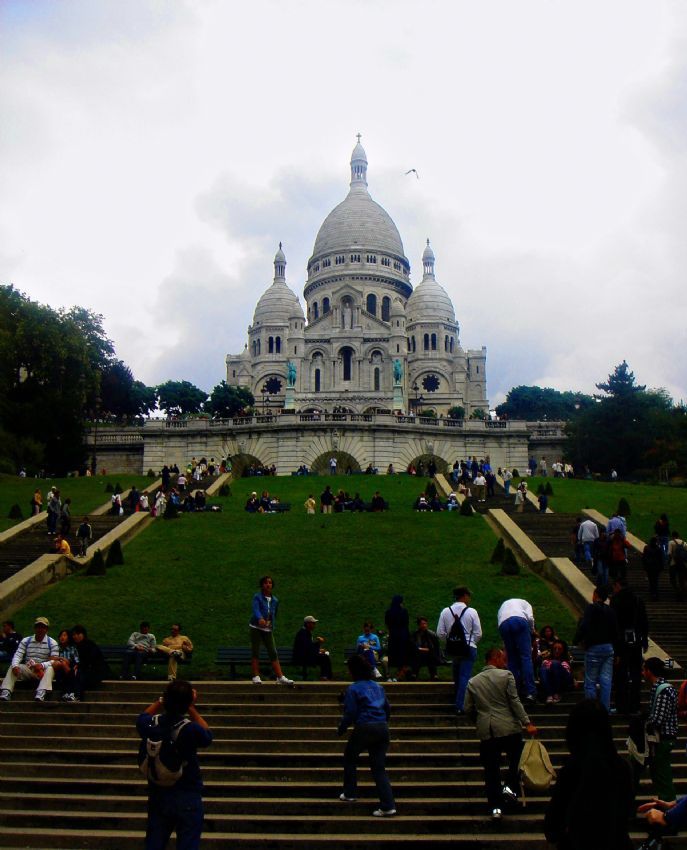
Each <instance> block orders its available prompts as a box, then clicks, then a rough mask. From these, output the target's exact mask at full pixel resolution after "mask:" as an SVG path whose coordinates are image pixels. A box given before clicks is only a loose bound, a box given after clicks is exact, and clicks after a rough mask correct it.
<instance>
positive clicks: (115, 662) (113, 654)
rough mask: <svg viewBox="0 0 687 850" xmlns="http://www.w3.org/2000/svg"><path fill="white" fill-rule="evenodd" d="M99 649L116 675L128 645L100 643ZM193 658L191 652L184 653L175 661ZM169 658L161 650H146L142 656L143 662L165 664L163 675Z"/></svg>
mask: <svg viewBox="0 0 687 850" xmlns="http://www.w3.org/2000/svg"><path fill="white" fill-rule="evenodd" d="M99 646H100V651H101V652H102V654H103V657H104V659H105V661H107V663H108V664H109V665H110V667H111V668H112V673H113V675H118V670H121V669H122V664H123V663H124V656H125V654H126V651H127V649H128V647H127V646H126V644H124V645H121V644H105V645H100V644H99ZM192 660H193V653H186V655H185V657H184V658H178V659H177V662H178V663H179V664H190V663H191V661H192ZM168 661H169V658H168V656H167V655H164V654H163V653H162V652H153V653H151V652H146V653H145V654H144V656H143V663H144V664H146V665H147V664H164V665H165V675H166V674H167V663H168Z"/></svg>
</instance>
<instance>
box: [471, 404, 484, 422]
mask: <svg viewBox="0 0 687 850" xmlns="http://www.w3.org/2000/svg"><path fill="white" fill-rule="evenodd" d="M486 418H487V414H486V413H485V412H484V410H483V409H482V408H481V407H476V408H475V409H474V410H473V411H472V413H471V414H470V419H486Z"/></svg>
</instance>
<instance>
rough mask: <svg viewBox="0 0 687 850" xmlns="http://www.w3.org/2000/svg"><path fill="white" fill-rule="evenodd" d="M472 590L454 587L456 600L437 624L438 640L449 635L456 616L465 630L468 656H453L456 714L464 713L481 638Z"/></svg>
mask: <svg viewBox="0 0 687 850" xmlns="http://www.w3.org/2000/svg"><path fill="white" fill-rule="evenodd" d="M471 596H472V592H471V591H470V589H469V588H468V587H456V588H455V589H454V591H453V597H454V599H455V600H456V601H455V602H454V603H453V605H449V607H448V608H444V610H443V611H442V612H441V615H440V616H439V623H438V625H437V637H438V638H439V640H443V641H445V640H446V638H447V637H448V636H449V634H450V632H451V629H452V628H453V624H454V623H455V621H456V618H461V619H460V622H461V625H462V626H463V631H464V632H465V639H466V640H467V643H468V648H469V652H470V654H469V656H468V657H467V658H454V660H453V681H454V682H455V685H456V714H463V713H464V708H463V705H464V702H465V691H466V690H467V687H468V682H469V681H470V676H472V668H473V667H474V664H475V659H476V658H477V644H478V643H479V642H480V640H481V639H482V624H481V623H480V619H479V614H478V613H477V611H475V609H474V608H471V607H470V598H471Z"/></svg>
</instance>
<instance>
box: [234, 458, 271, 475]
mask: <svg viewBox="0 0 687 850" xmlns="http://www.w3.org/2000/svg"><path fill="white" fill-rule="evenodd" d="M229 460H230V461H231V473H232V475H233V476H234V478H247V477H248V476H249V475H252V474H254V473H255V472H256V471H258V470H259V471H260V473H262V470H263V464H262V461H261V460H260V459H259V458H257V457H255V455H249V454H237V455H231V457H230V458H229Z"/></svg>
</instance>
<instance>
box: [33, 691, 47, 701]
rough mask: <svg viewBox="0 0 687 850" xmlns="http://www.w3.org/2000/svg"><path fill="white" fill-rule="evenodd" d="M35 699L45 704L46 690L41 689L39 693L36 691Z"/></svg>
mask: <svg viewBox="0 0 687 850" xmlns="http://www.w3.org/2000/svg"><path fill="white" fill-rule="evenodd" d="M34 699H35V700H36V702H45V689H44V688H41V689H40V690H39V691H36V696H35V697H34Z"/></svg>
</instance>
